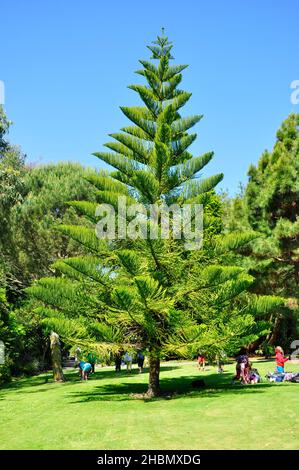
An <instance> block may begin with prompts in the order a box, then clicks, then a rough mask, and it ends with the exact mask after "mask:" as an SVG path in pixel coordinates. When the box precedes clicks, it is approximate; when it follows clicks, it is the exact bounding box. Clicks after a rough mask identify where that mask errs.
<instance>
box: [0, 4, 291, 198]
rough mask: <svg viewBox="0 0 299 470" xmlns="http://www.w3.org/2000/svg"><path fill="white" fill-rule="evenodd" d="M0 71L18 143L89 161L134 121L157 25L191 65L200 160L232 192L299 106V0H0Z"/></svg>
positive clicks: (188, 77)
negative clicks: (208, 158)
mask: <svg viewBox="0 0 299 470" xmlns="http://www.w3.org/2000/svg"><path fill="white" fill-rule="evenodd" d="M0 2H1V10H0V18H1V46H2V47H1V66H0V80H3V81H4V83H5V89H6V102H5V109H6V111H7V114H8V116H9V118H10V119H11V120H12V121H13V122H14V126H13V128H12V130H11V133H10V139H11V140H12V141H13V142H14V143H18V144H20V145H21V146H22V148H23V150H24V152H26V154H27V155H28V160H29V161H30V162H36V163H47V162H58V161H60V160H74V161H78V162H81V163H82V164H84V165H89V166H99V165H100V161H99V160H97V159H96V157H93V156H91V153H92V152H94V151H99V150H101V149H102V144H103V143H104V142H106V141H108V140H109V138H108V137H107V134H108V133H111V132H115V131H117V130H118V129H119V128H120V127H122V126H123V125H124V124H126V123H127V120H126V118H125V116H123V115H122V113H121V111H120V110H119V106H120V105H133V104H137V103H138V100H137V97H136V96H135V93H134V92H133V91H131V90H128V89H127V85H129V84H131V83H134V82H135V81H136V80H137V82H138V81H140V78H139V77H138V76H137V75H135V74H134V73H133V72H134V70H136V69H137V68H138V59H142V58H143V59H146V58H148V57H149V51H148V50H147V49H146V47H145V46H146V44H149V43H150V42H151V41H152V40H153V39H155V36H156V35H157V33H159V32H160V29H161V26H164V27H165V30H166V34H167V35H168V36H169V38H170V39H171V40H172V41H173V42H174V49H173V54H174V56H175V59H176V62H177V63H187V64H190V67H189V68H188V69H187V70H186V71H185V73H184V80H183V84H182V87H183V88H184V89H186V90H188V91H192V93H193V96H192V97H191V100H190V103H189V104H188V106H186V107H185V108H184V113H188V114H192V113H199V114H204V119H203V120H202V121H201V122H200V123H199V124H198V125H197V126H196V131H197V132H198V139H197V141H196V143H194V144H193V147H192V151H193V153H194V154H195V155H198V154H200V153H203V152H205V151H208V150H214V151H215V157H214V160H213V162H211V163H210V164H209V166H208V167H206V170H205V173H204V174H205V175H206V176H208V175H210V174H213V173H215V172H219V171H223V172H224V174H225V179H224V182H223V183H222V188H228V189H229V191H230V193H231V194H233V193H234V192H235V191H236V189H237V187H238V183H239V181H242V182H243V183H244V182H246V179H247V177H246V173H247V169H248V166H249V164H250V163H251V162H253V163H255V162H257V160H258V158H259V156H260V154H261V152H262V151H263V150H264V149H265V148H271V147H272V145H273V142H274V139H275V132H276V130H277V128H278V126H279V125H280V123H281V121H282V120H283V119H284V118H285V117H286V116H287V115H288V114H289V113H290V112H292V111H293V112H294V111H295V112H299V105H292V104H291V101H290V93H291V90H290V83H291V82H292V81H293V80H296V79H297V80H298V79H299V49H298V29H299V28H298V22H299V2H298V0H284V1H282V0H225V1H224V0H211V1H207V0H204V1H203V0H184V1H174V0H166V1H158V0H152V1H151V2H142V1H141V0H127V1H123V0H122V1H120V0H118V1H116V0H111V1H107V0H106V1H99V0H98V1H97V0H85V1H79V0H63V1H62V0H60V1H58V0H43V1H41V0H39V1H37V0H26V1H22V0H0Z"/></svg>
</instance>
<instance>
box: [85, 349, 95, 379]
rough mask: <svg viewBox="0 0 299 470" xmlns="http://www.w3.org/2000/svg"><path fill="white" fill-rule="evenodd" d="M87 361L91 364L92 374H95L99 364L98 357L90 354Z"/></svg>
mask: <svg viewBox="0 0 299 470" xmlns="http://www.w3.org/2000/svg"><path fill="white" fill-rule="evenodd" d="M87 361H88V362H89V363H90V364H91V373H92V374H94V370H95V365H96V363H97V356H96V355H95V354H94V353H92V352H90V353H88V355H87Z"/></svg>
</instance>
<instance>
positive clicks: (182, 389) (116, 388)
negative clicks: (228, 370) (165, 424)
mask: <svg viewBox="0 0 299 470" xmlns="http://www.w3.org/2000/svg"><path fill="white" fill-rule="evenodd" d="M163 370H165V369H164V368H163V369H162V372H163ZM199 378H201V379H203V380H204V381H205V384H206V385H205V387H203V388H200V389H197V388H193V386H192V382H193V381H194V380H198V379H199ZM231 378H232V375H231V374H228V376H226V377H225V376H223V374H221V376H219V374H211V375H209V376H206V377H204V376H201V377H199V376H198V374H197V375H194V376H190V375H189V376H181V377H173V378H163V376H162V377H161V379H160V384H161V390H162V395H161V396H160V397H157V398H145V397H144V398H142V397H141V395H142V394H144V393H145V392H146V391H147V384H146V383H137V382H134V381H132V382H130V383H121V384H117V385H114V384H103V385H102V386H101V385H100V386H97V387H95V388H94V389H93V390H88V391H87V390H86V391H84V390H82V391H80V392H75V393H70V395H69V396H71V397H72V398H73V401H71V403H82V402H93V401H128V400H136V395H137V398H139V399H140V400H142V401H144V402H151V401H155V400H174V399H180V398H185V397H188V398H200V397H202V398H215V397H220V396H221V395H222V396H223V395H228V394H232V395H239V394H248V393H249V394H252V393H264V392H265V391H266V390H267V389H268V388H269V387H273V386H275V384H272V383H270V382H262V383H259V384H256V385H241V384H237V385H232V384H231ZM138 396H139V397H138Z"/></svg>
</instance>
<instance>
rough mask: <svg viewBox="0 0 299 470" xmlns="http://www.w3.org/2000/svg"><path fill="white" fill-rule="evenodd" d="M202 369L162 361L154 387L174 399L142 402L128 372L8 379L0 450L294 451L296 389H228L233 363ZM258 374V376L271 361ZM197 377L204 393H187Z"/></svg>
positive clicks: (1, 398)
mask: <svg viewBox="0 0 299 470" xmlns="http://www.w3.org/2000/svg"><path fill="white" fill-rule="evenodd" d="M208 369H209V370H207V371H206V372H204V373H203V374H199V372H198V370H197V367H196V364H195V363H193V364H191V363H182V362H181V363H176V362H172V363H164V364H163V366H162V372H161V381H162V386H163V388H164V389H167V390H172V391H177V394H175V395H174V396H173V397H172V398H169V397H168V398H167V397H166V398H160V399H155V400H150V401H143V400H138V399H135V398H133V397H132V396H131V394H134V393H142V392H143V391H145V389H146V382H147V379H148V374H147V373H146V372H145V373H144V374H142V375H139V374H137V371H136V370H135V371H134V372H132V374H127V373H126V372H122V373H121V374H120V375H117V374H116V373H115V372H114V371H113V369H111V368H103V369H99V371H98V372H97V373H96V375H95V376H93V377H92V378H91V379H90V380H89V381H88V382H80V381H79V380H78V378H77V375H76V373H75V372H73V371H71V372H67V378H68V381H67V382H66V383H64V384H54V383H51V380H50V377H51V376H50V375H49V374H45V375H40V376H38V377H34V378H30V379H20V380H16V381H14V382H12V383H11V384H9V385H8V386H6V387H5V388H2V389H1V390H0V413H1V414H0V416H1V427H0V449H299V426H298V424H299V423H298V416H299V412H298V411H299V410H298V408H299V406H298V394H299V384H287V383H285V384H269V383H268V382H266V381H264V382H263V383H262V384H258V385H251V386H242V385H236V386H232V385H230V381H231V377H232V373H233V371H234V366H233V365H230V366H226V367H225V373H224V374H223V375H217V374H216V373H215V368H212V367H209V368H208ZM258 369H259V370H260V372H261V373H262V375H263V376H264V375H265V373H266V372H267V371H268V370H273V369H274V363H269V362H259V363H258ZM287 370H289V371H290V370H292V371H296V370H297V371H299V365H298V364H296V365H293V364H288V365H287ZM199 375H201V376H204V378H205V380H206V383H207V387H206V389H205V390H204V391H199V390H197V391H194V390H193V389H192V387H191V381H192V380H194V379H195V378H198V377H199ZM48 379H49V381H48V382H47V380H48Z"/></svg>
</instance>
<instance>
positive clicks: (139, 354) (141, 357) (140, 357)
mask: <svg viewBox="0 0 299 470" xmlns="http://www.w3.org/2000/svg"><path fill="white" fill-rule="evenodd" d="M143 364H144V355H143V354H142V352H141V351H140V350H139V351H138V352H137V365H138V368H139V373H140V374H141V372H142V369H143Z"/></svg>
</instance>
